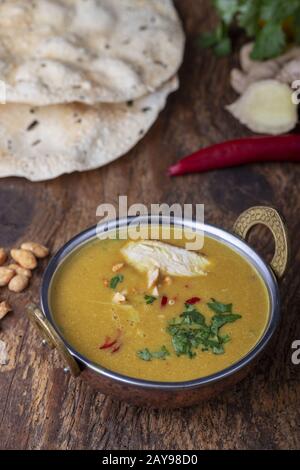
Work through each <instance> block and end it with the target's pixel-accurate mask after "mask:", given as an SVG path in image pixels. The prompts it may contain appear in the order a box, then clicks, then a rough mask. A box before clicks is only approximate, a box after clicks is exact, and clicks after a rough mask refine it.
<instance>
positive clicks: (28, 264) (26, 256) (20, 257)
mask: <svg viewBox="0 0 300 470" xmlns="http://www.w3.org/2000/svg"><path fill="white" fill-rule="evenodd" d="M10 254H11V257H12V259H14V260H15V261H16V262H17V263H18V264H19V265H20V266H22V268H25V269H34V268H36V267H37V260H36V257H35V256H34V254H33V253H32V252H31V251H29V250H23V249H21V250H17V249H13V250H11V251H10Z"/></svg>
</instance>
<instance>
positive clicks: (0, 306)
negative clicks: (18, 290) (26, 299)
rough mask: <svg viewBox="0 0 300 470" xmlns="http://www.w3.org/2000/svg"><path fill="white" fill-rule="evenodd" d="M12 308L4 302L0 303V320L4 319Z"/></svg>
mask: <svg viewBox="0 0 300 470" xmlns="http://www.w3.org/2000/svg"><path fill="white" fill-rule="evenodd" d="M11 311H12V308H11V306H10V305H9V303H8V302H6V300H3V301H2V302H0V320H2V318H4V317H5V315H6V314H7V313H8V312H11Z"/></svg>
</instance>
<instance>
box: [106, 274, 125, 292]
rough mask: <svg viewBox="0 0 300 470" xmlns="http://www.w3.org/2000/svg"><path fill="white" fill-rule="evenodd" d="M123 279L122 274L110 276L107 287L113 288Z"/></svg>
mask: <svg viewBox="0 0 300 470" xmlns="http://www.w3.org/2000/svg"><path fill="white" fill-rule="evenodd" d="M123 281H124V276H123V274H117V275H116V276H114V277H112V278H111V280H110V283H109V287H110V288H111V289H115V288H116V287H117V285H118V284H119V283H120V282H123Z"/></svg>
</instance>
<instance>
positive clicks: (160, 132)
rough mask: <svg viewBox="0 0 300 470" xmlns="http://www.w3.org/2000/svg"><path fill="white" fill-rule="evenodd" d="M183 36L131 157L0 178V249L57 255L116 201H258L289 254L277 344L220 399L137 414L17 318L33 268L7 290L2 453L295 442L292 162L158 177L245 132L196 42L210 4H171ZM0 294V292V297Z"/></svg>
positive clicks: (225, 64) (229, 61) (214, 208)
mask: <svg viewBox="0 0 300 470" xmlns="http://www.w3.org/2000/svg"><path fill="white" fill-rule="evenodd" d="M176 3H177V6H178V9H179V11H180V14H181V16H182V19H183V22H184V26H185V30H186V32H187V38H188V40H187V47H186V54H185V61H184V64H183V67H182V68H181V71H180V79H181V87H180V89H179V91H178V92H177V93H175V94H173V95H172V96H171V98H170V99H169V101H168V105H167V107H166V109H165V110H164V111H163V113H162V114H161V116H160V118H159V120H158V121H157V123H156V124H155V125H154V127H153V128H152V129H151V131H150V132H149V133H148V135H147V136H146V137H145V138H144V139H143V141H142V142H141V143H139V144H138V145H137V146H136V147H135V148H134V149H133V150H132V151H131V152H130V153H129V154H128V155H126V156H125V157H123V158H122V159H120V160H118V161H116V162H114V163H113V164H111V165H109V166H107V167H105V168H102V169H99V170H97V171H92V172H87V173H82V174H72V175H68V176H63V177H60V178H57V179H56V180H53V181H50V182H44V183H35V184H34V183H30V182H28V181H25V180H23V179H17V178H9V179H2V180H1V181H0V215H1V232H0V245H5V246H7V247H11V246H13V245H17V244H18V243H20V242H21V241H22V240H26V239H33V240H37V241H41V242H44V243H45V244H46V245H48V246H49V247H51V250H52V252H54V251H55V250H56V249H57V248H58V247H60V246H61V245H62V243H64V242H65V241H67V240H68V239H69V238H70V237H71V236H72V235H74V234H75V233H77V232H79V231H80V230H82V229H84V228H86V227H88V226H89V225H92V224H94V223H95V222H96V215H95V211H96V207H97V205H99V204H100V203H103V202H112V203H116V202H117V198H118V195H119V194H127V195H128V196H129V203H130V204H131V203H134V202H142V203H145V204H147V205H150V204H151V203H157V202H167V203H174V202H179V203H205V216H206V220H207V221H209V222H211V223H213V224H218V225H221V226H224V227H226V228H230V227H231V226H232V224H233V222H234V220H235V218H236V217H237V216H238V214H239V213H240V212H241V211H242V210H244V209H246V208H247V207H249V206H251V205H255V204H270V205H273V206H276V207H277V208H278V209H279V210H280V211H281V212H282V213H283V214H284V216H285V218H286V220H287V225H288V228H289V231H290V234H291V245H292V260H291V265H290V269H289V271H288V273H287V275H286V278H285V280H284V281H283V282H282V286H281V291H282V301H283V308H282V313H283V320H282V323H281V326H280V329H279V331H278V334H277V338H276V343H275V345H274V348H273V349H272V350H271V351H270V352H269V353H268V354H267V355H265V356H264V357H263V359H262V360H261V361H260V362H259V364H258V366H257V367H256V369H255V371H254V372H253V373H252V374H251V375H250V377H248V378H247V379H245V380H244V381H243V382H241V383H240V384H239V385H238V386H236V387H234V388H233V389H232V390H229V391H228V392H227V393H225V394H224V395H222V396H220V397H218V398H215V399H212V400H210V401H209V402H207V403H202V404H200V405H199V406H197V407H194V408H192V409H185V410H175V411H168V410H162V411H157V410H145V409H139V408H135V407H132V406H129V405H127V404H124V403H118V402H115V401H112V400H111V399H110V398H108V397H105V396H103V395H100V394H97V393H95V392H94V391H93V390H92V389H91V388H89V386H88V385H86V384H85V383H83V382H81V380H80V379H77V380H74V379H72V378H70V377H69V376H67V375H65V374H64V372H63V370H62V368H61V362H60V360H59V358H58V357H57V356H56V354H55V353H53V352H50V350H49V349H48V348H43V347H42V346H41V339H40V337H39V335H38V334H37V333H36V332H35V331H34V329H33V328H32V326H30V325H29V322H28V320H27V318H26V317H25V316H24V306H25V305H26V303H27V302H28V301H29V300H34V301H38V291H39V283H40V275H41V274H42V271H43V268H44V265H40V268H39V269H38V271H37V273H36V274H35V276H34V279H33V281H32V283H31V287H30V290H28V291H26V292H25V293H22V294H19V295H14V296H12V295H9V296H8V298H9V299H10V300H11V303H12V304H13V306H14V312H13V313H12V314H9V315H7V317H6V318H5V320H4V321H3V322H2V331H1V332H0V338H1V339H4V340H5V341H6V342H7V344H8V346H9V358H10V362H9V364H8V365H7V366H5V367H4V366H2V367H1V369H0V428H1V434H0V448H1V449H124V450H125V449H126V450H127V449H158V450H161V449H212V448H218V449H230V448H233V449H241V448H246V449H293V448H297V447H299V445H300V431H299V423H300V411H299V410H300V407H299V403H300V386H299V372H300V366H294V365H292V363H291V343H292V341H293V340H295V339H300V321H299V303H300V275H299V272H300V253H299V250H298V246H299V232H300V218H299V211H300V197H299V181H300V166H296V165H292V164H268V165H255V166H251V167H250V166H249V167H244V168H239V169H228V170H224V171H218V172H210V173H207V174H203V175H190V176H187V177H181V178H177V179H169V178H167V177H166V176H165V171H166V168H167V166H168V165H169V164H171V163H172V162H175V161H176V160H177V159H178V158H179V157H180V156H183V155H184V154H188V153H189V152H191V151H194V150H196V149H197V148H199V147H200V146H203V145H207V144H210V143H214V142H218V141H222V140H224V139H228V138H231V137H238V136H242V135H245V134H246V133H247V131H246V129H245V128H244V127H242V126H240V125H239V124H238V123H237V122H236V121H235V120H234V119H233V118H231V116H230V115H229V114H228V113H227V112H226V111H225V110H224V105H225V104H226V103H230V102H231V101H232V100H233V99H234V97H235V94H234V92H233V91H232V90H231V89H230V85H229V82H228V75H229V71H230V68H231V67H232V66H233V65H234V64H235V63H236V62H237V55H236V54H235V55H233V56H232V57H231V58H226V59H216V58H215V57H213V56H212V54H211V53H210V52H209V51H204V52H203V51H202V50H201V49H199V47H198V45H197V43H196V40H197V36H198V33H199V31H201V30H204V29H206V28H208V27H209V25H210V24H213V21H214V17H213V13H212V11H211V9H210V8H209V2H208V1H203V0H198V1H195V0H178V1H177V2H176ZM253 243H254V245H255V246H256V248H258V249H259V250H261V252H262V253H265V254H266V256H269V255H270V253H271V247H272V243H271V238H270V236H269V235H268V234H267V232H266V231H265V230H257V231H256V232H255V235H254V236H253ZM6 296H7V292H6V291H5V292H4V291H3V292H2V291H1V297H2V298H3V297H6Z"/></svg>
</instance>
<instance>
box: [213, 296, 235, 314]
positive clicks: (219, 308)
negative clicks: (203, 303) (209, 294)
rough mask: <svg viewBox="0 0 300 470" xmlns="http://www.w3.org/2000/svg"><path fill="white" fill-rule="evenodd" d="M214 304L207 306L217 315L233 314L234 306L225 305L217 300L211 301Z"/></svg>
mask: <svg viewBox="0 0 300 470" xmlns="http://www.w3.org/2000/svg"><path fill="white" fill-rule="evenodd" d="M211 300H212V302H208V304H207V306H208V307H209V308H210V309H211V310H213V311H214V312H216V313H231V312H232V304H223V303H222V302H218V301H217V300H216V299H211Z"/></svg>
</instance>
